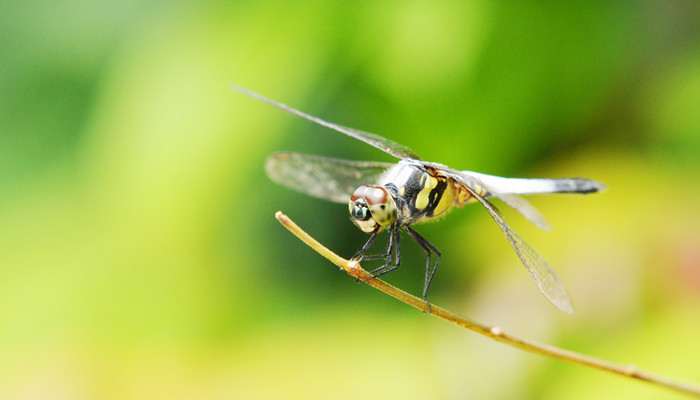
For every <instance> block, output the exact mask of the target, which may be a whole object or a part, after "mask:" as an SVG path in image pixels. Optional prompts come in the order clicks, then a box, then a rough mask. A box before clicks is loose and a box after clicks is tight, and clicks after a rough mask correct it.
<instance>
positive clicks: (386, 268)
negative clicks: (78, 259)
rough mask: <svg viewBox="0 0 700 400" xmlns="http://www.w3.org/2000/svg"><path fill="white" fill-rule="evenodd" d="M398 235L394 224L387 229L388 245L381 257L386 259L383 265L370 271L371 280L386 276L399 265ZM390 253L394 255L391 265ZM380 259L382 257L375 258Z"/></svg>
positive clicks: (397, 229)
mask: <svg viewBox="0 0 700 400" xmlns="http://www.w3.org/2000/svg"><path fill="white" fill-rule="evenodd" d="M399 233H400V231H399V228H398V227H397V226H396V225H395V224H394V225H392V226H390V227H389V244H388V246H387V251H386V254H384V255H383V256H384V257H385V258H386V260H385V261H384V265H382V266H381V267H379V268H377V269H374V270H372V271H370V274H372V278H376V277H378V276H382V275H384V274H387V273H389V272H391V271H393V270H395V269H396V268H398V267H399V264H400V263H401V252H400V249H399V238H400V235H399ZM392 252H393V253H394V254H395V255H396V257H395V259H394V264H393V265H391V256H392ZM381 257H382V255H379V256H378V257H377V258H381ZM372 278H370V279H372Z"/></svg>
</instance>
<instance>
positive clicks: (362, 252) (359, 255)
mask: <svg viewBox="0 0 700 400" xmlns="http://www.w3.org/2000/svg"><path fill="white" fill-rule="evenodd" d="M378 236H379V234H378V233H373V234H372V236H370V237H369V240H367V243H365V245H364V246H362V248H361V249H360V251H358V252H357V253H355V255H354V256H352V258H351V260H353V261H357V262H360V261H362V260H363V259H364V258H367V259H369V260H371V259H373V258H378V257H376V256H365V253H366V252H367V250H369V248H370V247H372V244H374V241H375V240H377V237H378Z"/></svg>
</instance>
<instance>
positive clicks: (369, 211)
mask: <svg viewBox="0 0 700 400" xmlns="http://www.w3.org/2000/svg"><path fill="white" fill-rule="evenodd" d="M349 208H350V216H351V217H352V221H353V222H354V223H355V225H357V226H358V228H360V229H362V231H363V232H365V233H377V232H380V231H381V230H382V229H384V228H386V227H387V226H389V225H391V224H393V223H394V222H395V221H396V202H394V198H393V197H391V195H390V194H389V192H388V191H387V190H386V189H384V188H383V187H381V186H369V185H362V186H360V187H359V188H357V189H355V191H354V192H353V193H352V196H351V197H350V203H349Z"/></svg>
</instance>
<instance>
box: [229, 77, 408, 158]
mask: <svg viewBox="0 0 700 400" xmlns="http://www.w3.org/2000/svg"><path fill="white" fill-rule="evenodd" d="M231 89H233V90H235V91H237V92H240V93H243V94H245V95H247V96H250V97H252V98H254V99H257V100H260V101H262V102H263V103H267V104H269V105H271V106H274V107H277V108H279V109H280V110H283V111H286V112H288V113H290V114H292V115H296V116H297V117H301V118H304V119H306V120H309V121H311V122H314V123H317V124H319V125H322V126H325V127H327V128H330V129H333V130H334V131H336V132H340V133H343V134H345V135H348V136H350V137H353V138H355V139H357V140H361V141H363V142H365V143H367V144H369V145H370V146H374V147H376V148H378V149H379V150H381V151H384V152H386V153H389V154H391V155H392V156H394V157H397V158H412V159H414V160H420V157H418V156H417V155H416V153H414V152H413V150H411V149H409V148H408V147H406V146H404V145H402V144H399V143H396V142H394V141H393V140H389V139H386V138H383V137H381V136H379V135H375V134H374V133H369V132H363V131H360V130H357V129H352V128H348V127H345V126H342V125H337V124H334V123H332V122H328V121H324V120H322V119H320V118H316V117H314V116H312V115H309V114H306V113H304V112H301V111H299V110H297V109H294V108H292V107H289V106H288V105H286V104H282V103H280V102H277V101H274V100H272V99H268V98H267V97H265V96H263V95H261V94H258V93H256V92H254V91H252V90H249V89H246V88H244V87H241V86H237V85H231Z"/></svg>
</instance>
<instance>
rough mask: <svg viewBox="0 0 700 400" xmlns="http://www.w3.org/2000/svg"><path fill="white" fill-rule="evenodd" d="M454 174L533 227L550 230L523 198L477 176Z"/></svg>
mask: <svg viewBox="0 0 700 400" xmlns="http://www.w3.org/2000/svg"><path fill="white" fill-rule="evenodd" d="M456 172H459V177H460V178H462V180H466V181H468V182H471V183H472V184H473V183H476V184H478V185H480V186H481V187H483V188H484V189H486V191H487V192H488V193H489V194H490V195H492V196H494V197H496V198H497V199H499V200H501V201H503V202H504V203H506V204H507V205H508V206H510V207H511V208H513V209H514V210H515V211H517V212H519V213H520V214H522V216H523V217H525V218H526V219H527V220H528V221H530V222H532V223H533V224H535V226H537V227H538V228H540V229H544V230H545V231H549V230H552V226H551V225H549V222H547V218H545V217H544V215H542V213H540V212H539V211H538V210H537V209H536V208H535V207H534V206H533V205H532V204H530V202H529V201H527V200H525V199H524V198H523V197H521V196H518V195H517V194H515V193H506V192H503V191H502V190H501V189H498V188H496V187H494V185H491V184H489V183H488V181H486V180H485V179H480V177H479V176H477V175H476V174H472V173H471V172H469V171H456ZM479 175H481V174H479Z"/></svg>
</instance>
